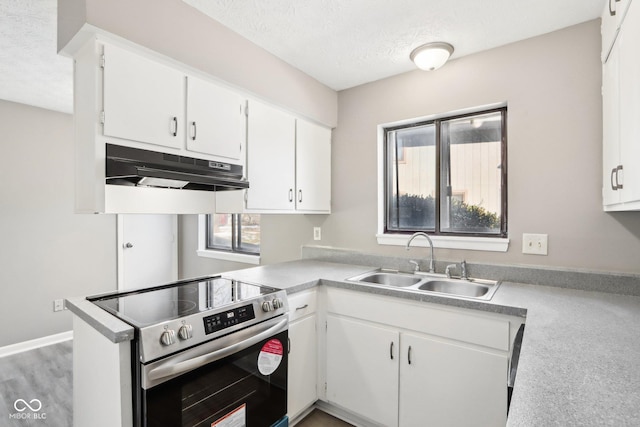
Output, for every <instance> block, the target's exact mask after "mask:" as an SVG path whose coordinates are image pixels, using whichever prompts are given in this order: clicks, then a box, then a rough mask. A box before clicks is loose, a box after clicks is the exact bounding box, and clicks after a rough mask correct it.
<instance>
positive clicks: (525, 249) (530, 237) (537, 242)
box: [522, 233, 549, 255]
mask: <svg viewBox="0 0 640 427" xmlns="http://www.w3.org/2000/svg"><path fill="white" fill-rule="evenodd" d="M548 244H549V238H548V235H547V234H531V233H523V234H522V253H523V254H530V255H547V250H548Z"/></svg>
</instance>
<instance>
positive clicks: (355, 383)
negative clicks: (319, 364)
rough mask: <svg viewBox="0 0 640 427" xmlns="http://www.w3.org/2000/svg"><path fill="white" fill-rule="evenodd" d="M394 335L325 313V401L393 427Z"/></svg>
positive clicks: (395, 395)
mask: <svg viewBox="0 0 640 427" xmlns="http://www.w3.org/2000/svg"><path fill="white" fill-rule="evenodd" d="M398 337H399V334H398V332H397V331H395V330H393V329H390V328H385V327H381V326H377V325H374V324H370V323H367V322H361V321H355V320H349V319H345V318H340V317H336V316H333V315H327V343H326V345H327V349H326V350H327V353H326V355H327V367H326V368H327V379H326V380H327V400H328V401H329V402H331V403H334V404H336V405H339V406H342V407H343V408H345V409H347V410H349V411H352V412H354V413H356V414H358V415H360V416H362V417H365V418H368V419H370V420H372V421H374V422H376V423H379V424H381V425H384V426H387V427H396V426H397V425H398V342H399V340H398Z"/></svg>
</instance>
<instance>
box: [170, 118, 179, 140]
mask: <svg viewBox="0 0 640 427" xmlns="http://www.w3.org/2000/svg"><path fill="white" fill-rule="evenodd" d="M171 135H173V136H178V118H177V117H174V118H173V119H171Z"/></svg>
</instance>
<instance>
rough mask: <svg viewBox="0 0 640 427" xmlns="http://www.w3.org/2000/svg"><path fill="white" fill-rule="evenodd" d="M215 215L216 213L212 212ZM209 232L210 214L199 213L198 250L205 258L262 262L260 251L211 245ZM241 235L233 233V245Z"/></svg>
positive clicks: (248, 262)
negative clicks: (237, 249)
mask: <svg viewBox="0 0 640 427" xmlns="http://www.w3.org/2000/svg"><path fill="white" fill-rule="evenodd" d="M211 215H214V214H211ZM231 215H234V216H236V215H241V214H231ZM208 234H209V220H208V214H201V215H198V249H197V251H196V253H197V255H198V256H200V257H205V258H213V259H219V260H224V261H234V262H241V263H245V264H253V265H259V264H260V259H261V258H260V253H254V252H247V251H233V250H229V249H226V248H218V247H209V245H208ZM237 237H239V236H234V233H232V247H235V246H236V242H233V240H235V238H237Z"/></svg>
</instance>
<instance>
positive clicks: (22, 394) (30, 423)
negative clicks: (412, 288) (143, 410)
mask: <svg viewBox="0 0 640 427" xmlns="http://www.w3.org/2000/svg"><path fill="white" fill-rule="evenodd" d="M72 357H73V341H71V340H70V341H65V342H62V343H59V344H53V345H50V346H46V347H41V348H37V349H35V350H31V351H26V352H23V353H19V354H15V355H11V356H6V357H2V358H0V427H71V426H73V388H72V387H73V360H72ZM36 399H37V400H36ZM27 405H29V406H27ZM167 427H169V426H167ZM297 427H352V426H351V424H348V423H345V422H344V421H342V420H339V419H338V418H335V417H332V416H331V415H329V414H326V413H324V412H322V411H319V410H317V409H316V410H314V411H313V412H311V413H310V414H309V415H308V416H307V417H306V418H305V419H303V420H302V421H301V422H300V423H298V424H297Z"/></svg>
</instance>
